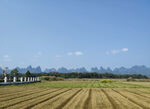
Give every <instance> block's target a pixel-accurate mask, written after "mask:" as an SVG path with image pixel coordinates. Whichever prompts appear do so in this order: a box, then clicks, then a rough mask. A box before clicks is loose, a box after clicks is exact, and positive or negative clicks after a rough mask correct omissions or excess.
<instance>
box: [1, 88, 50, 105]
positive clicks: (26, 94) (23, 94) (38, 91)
mask: <svg viewBox="0 0 150 109" xmlns="http://www.w3.org/2000/svg"><path fill="white" fill-rule="evenodd" d="M45 90H48V89H43V90H41V89H38V90H27V91H22V92H21V93H16V94H11V95H9V96H4V97H1V98H0V102H3V101H8V100H13V99H17V98H21V97H24V96H29V95H32V94H34V93H40V92H43V91H45Z"/></svg>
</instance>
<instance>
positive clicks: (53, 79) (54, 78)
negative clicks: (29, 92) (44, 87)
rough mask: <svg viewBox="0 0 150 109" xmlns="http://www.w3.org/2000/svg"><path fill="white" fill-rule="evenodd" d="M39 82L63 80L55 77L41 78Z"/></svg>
mask: <svg viewBox="0 0 150 109" xmlns="http://www.w3.org/2000/svg"><path fill="white" fill-rule="evenodd" d="M41 80H46V81H61V80H64V78H62V77H55V76H42V77H41Z"/></svg>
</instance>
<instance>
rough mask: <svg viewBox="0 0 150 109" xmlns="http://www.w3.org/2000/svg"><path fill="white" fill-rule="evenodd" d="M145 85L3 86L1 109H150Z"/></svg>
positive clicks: (149, 89)
mask: <svg viewBox="0 0 150 109" xmlns="http://www.w3.org/2000/svg"><path fill="white" fill-rule="evenodd" d="M60 83H61V84H60ZM145 83H146V86H144V85H142V84H144V82H143V83H141V84H138V82H135V84H134V82H131V83H130V82H128V83H126V82H120V81H119V82H112V83H100V82H99V81H56V82H42V83H34V84H28V85H18V86H16V85H13V86H6V87H0V109H31V108H32V109H150V87H149V85H147V84H149V83H148V82H145Z"/></svg>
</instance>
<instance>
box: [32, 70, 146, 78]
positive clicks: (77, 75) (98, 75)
mask: <svg viewBox="0 0 150 109" xmlns="http://www.w3.org/2000/svg"><path fill="white" fill-rule="evenodd" d="M33 75H34V76H55V77H63V78H114V79H115V78H116V79H123V78H129V77H132V78H135V79H147V78H148V77H147V76H145V75H141V74H113V73H96V72H91V73H87V72H85V73H77V72H73V73H57V72H53V73H33Z"/></svg>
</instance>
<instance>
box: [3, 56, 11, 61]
mask: <svg viewBox="0 0 150 109" xmlns="http://www.w3.org/2000/svg"><path fill="white" fill-rule="evenodd" d="M3 60H4V61H7V62H8V61H11V58H10V56H9V55H8V54H6V55H4V56H3Z"/></svg>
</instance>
